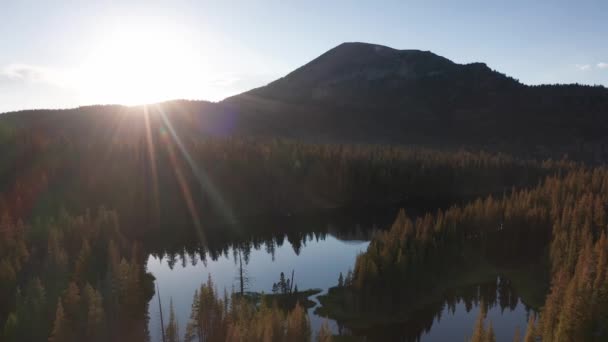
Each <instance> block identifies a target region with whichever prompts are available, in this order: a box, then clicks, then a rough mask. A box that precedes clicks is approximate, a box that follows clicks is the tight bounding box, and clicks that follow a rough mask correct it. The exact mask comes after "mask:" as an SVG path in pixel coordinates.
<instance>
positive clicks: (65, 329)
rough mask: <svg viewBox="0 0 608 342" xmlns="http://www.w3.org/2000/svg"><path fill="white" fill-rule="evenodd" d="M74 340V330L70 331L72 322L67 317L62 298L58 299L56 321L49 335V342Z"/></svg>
mask: <svg viewBox="0 0 608 342" xmlns="http://www.w3.org/2000/svg"><path fill="white" fill-rule="evenodd" d="M68 341H72V332H71V331H70V323H69V321H68V319H67V318H66V317H65V312H64V311H63V304H61V298H59V300H58V301H57V312H56V313H55V323H54V324H53V331H52V332H51V336H50V337H49V342H68Z"/></svg>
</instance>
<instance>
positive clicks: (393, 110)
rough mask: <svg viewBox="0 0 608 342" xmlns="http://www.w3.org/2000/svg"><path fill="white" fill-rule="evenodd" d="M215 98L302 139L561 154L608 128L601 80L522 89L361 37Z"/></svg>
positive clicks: (499, 77)
mask: <svg viewBox="0 0 608 342" xmlns="http://www.w3.org/2000/svg"><path fill="white" fill-rule="evenodd" d="M223 103H224V104H225V105H227V106H230V107H231V108H232V109H231V111H233V112H234V111H236V112H239V113H241V115H242V116H243V117H244V118H250V117H255V120H259V121H262V122H263V123H264V126H263V128H265V129H262V130H261V132H262V133H264V134H281V135H288V136H292V137H297V138H304V139H323V140H339V141H358V142H360V141H365V142H389V143H414V144H425V145H435V146H437V145H438V146H461V145H466V146H483V147H486V148H496V149H508V150H514V149H516V150H523V151H526V150H527V151H529V150H530V149H531V148H534V149H543V148H544V149H552V150H555V151H559V153H562V152H564V153H565V152H576V150H577V149H579V150H580V149H581V148H582V147H581V144H584V143H589V144H594V145H597V144H600V143H601V144H603V143H604V138H605V133H604V132H606V128H608V127H607V125H608V117H607V116H608V90H607V89H606V88H604V87H591V86H582V85H543V86H527V85H525V84H522V83H520V82H519V81H517V80H515V79H513V78H511V77H508V76H506V75H504V74H501V73H499V72H496V71H494V70H492V69H490V68H489V67H488V66H487V65H485V64H483V63H472V64H457V63H454V62H452V61H450V60H448V59H446V58H444V57H441V56H438V55H435V54H433V53H431V52H428V51H419V50H396V49H392V48H389V47H385V46H380V45H374V44H365V43H344V44H341V45H339V46H337V47H335V48H333V49H331V50H329V51H328V52H326V53H324V54H323V55H321V56H319V57H318V58H316V59H314V60H313V61H311V62H310V63H308V64H306V65H304V66H302V67H300V68H298V69H297V70H295V71H293V72H292V73H290V74H288V75H286V76H285V77H283V78H281V79H278V80H276V81H274V82H272V83H270V84H268V85H267V86H264V87H261V88H257V89H253V90H251V91H248V92H246V93H243V94H240V95H237V96H234V97H232V98H228V99H226V100H225V101H223ZM259 121H258V122H259ZM254 126H255V125H252V127H254Z"/></svg>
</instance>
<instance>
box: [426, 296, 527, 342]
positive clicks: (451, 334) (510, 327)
mask: <svg viewBox="0 0 608 342" xmlns="http://www.w3.org/2000/svg"><path fill="white" fill-rule="evenodd" d="M478 315H479V308H478V307H474V308H473V309H472V310H471V311H469V312H467V309H466V306H465V304H464V302H462V301H461V302H459V303H458V304H456V310H455V311H454V313H452V312H451V310H449V309H448V306H447V305H445V307H444V308H443V311H442V312H441V319H440V320H437V319H435V321H434V322H433V326H432V327H431V330H430V331H429V332H427V333H424V334H423V335H422V336H421V338H420V340H421V341H422V342H443V341H466V340H467V339H468V338H470V337H471V335H472V334H473V328H474V327H475V321H476V320H477V317H478ZM527 317H528V316H527V313H526V308H525V305H523V304H522V303H521V301H519V302H518V303H517V307H515V309H514V310H512V311H511V310H510V309H509V308H506V309H505V310H504V311H501V309H500V305H495V306H494V307H492V308H490V309H488V315H487V318H486V327H487V326H488V324H489V322H490V321H491V322H492V328H493V329H494V333H495V334H496V341H498V342H502V341H513V337H514V336H515V330H516V329H517V327H519V329H520V333H521V335H523V334H524V333H525V330H526V326H527V324H528V321H527ZM522 338H523V336H522Z"/></svg>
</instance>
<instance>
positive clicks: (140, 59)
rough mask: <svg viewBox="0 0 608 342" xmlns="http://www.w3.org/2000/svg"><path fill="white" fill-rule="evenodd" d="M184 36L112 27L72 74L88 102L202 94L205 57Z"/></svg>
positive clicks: (132, 102)
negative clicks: (199, 91) (201, 85)
mask: <svg viewBox="0 0 608 342" xmlns="http://www.w3.org/2000/svg"><path fill="white" fill-rule="evenodd" d="M192 45H193V44H191V42H188V40H187V38H186V37H184V36H182V35H180V34H178V33H176V32H168V31H165V30H160V29H155V28H154V27H146V28H141V27H125V28H121V29H116V30H113V31H112V32H111V33H109V34H108V35H107V37H105V38H104V39H102V40H101V41H99V42H97V43H96V44H94V46H93V47H92V49H91V51H90V53H89V56H88V57H87V59H86V60H85V61H84V62H83V63H82V65H81V67H80V68H79V69H78V70H77V72H76V73H75V79H76V83H77V84H78V88H79V89H80V90H81V92H82V94H81V95H82V97H84V98H85V101H87V102H96V103H119V104H125V105H137V104H144V103H152V102H159V101H164V100H168V99H174V98H188V97H200V96H201V95H203V94H199V93H198V92H197V89H200V87H199V86H198V85H199V84H200V83H202V82H203V79H204V75H205V73H206V70H204V68H205V63H204V60H203V58H202V57H203V56H202V55H201V54H200V52H199V51H196V50H195V49H194V48H192Z"/></svg>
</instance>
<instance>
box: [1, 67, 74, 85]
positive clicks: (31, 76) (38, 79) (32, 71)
mask: <svg viewBox="0 0 608 342" xmlns="http://www.w3.org/2000/svg"><path fill="white" fill-rule="evenodd" d="M0 79H5V80H9V81H17V82H27V83H47V84H52V85H56V86H64V85H65V84H66V78H65V75H64V73H63V72H62V71H59V70H55V69H52V68H49V67H44V66H38V65H30V64H20V63H16V64H9V65H7V66H5V67H3V68H0Z"/></svg>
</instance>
